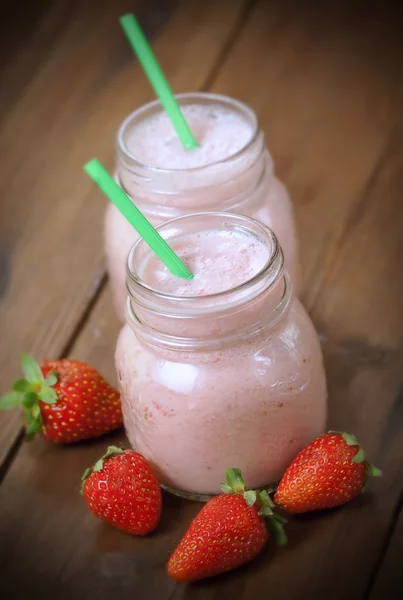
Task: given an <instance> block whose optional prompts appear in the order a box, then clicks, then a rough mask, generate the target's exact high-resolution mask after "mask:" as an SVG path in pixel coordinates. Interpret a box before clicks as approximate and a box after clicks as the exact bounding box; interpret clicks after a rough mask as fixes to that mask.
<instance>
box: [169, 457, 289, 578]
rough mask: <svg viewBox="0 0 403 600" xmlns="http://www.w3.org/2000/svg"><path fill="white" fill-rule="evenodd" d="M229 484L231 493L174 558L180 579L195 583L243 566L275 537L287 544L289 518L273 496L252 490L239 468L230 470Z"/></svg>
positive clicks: (199, 519) (209, 509) (205, 515)
mask: <svg viewBox="0 0 403 600" xmlns="http://www.w3.org/2000/svg"><path fill="white" fill-rule="evenodd" d="M226 480H227V482H226V483H223V484H222V485H221V488H222V490H223V491H224V492H225V493H224V494H221V495H219V496H216V497H215V498H213V499H212V500H210V501H209V502H208V503H207V504H206V505H205V506H204V507H203V508H202V510H201V511H200V512H199V513H198V515H197V516H196V517H195V518H194V520H193V521H192V523H191V524H190V527H189V529H188V530H187V532H186V533H185V535H184V537H183V538H182V540H181V541H180V542H179V545H178V547H177V548H176V550H175V551H174V553H173V554H172V556H171V558H170V559H169V562H168V565H167V570H168V574H169V575H170V576H171V577H173V578H174V579H176V580H178V581H193V580H196V579H203V578H205V577H212V576H214V575H218V574H219V573H224V572H225V571H230V570H231V569H235V568H237V567H240V566H241V565H243V564H245V563H247V562H249V561H250V560H252V558H254V557H255V556H256V555H257V554H259V552H260V551H261V550H262V548H263V546H264V545H265V544H266V542H267V540H268V537H269V534H271V535H273V537H274V538H275V539H276V541H277V544H278V545H280V546H282V545H285V544H286V543H287V538H286V536H285V533H284V530H283V525H284V523H285V519H283V518H282V517H281V516H280V515H277V514H275V513H274V512H273V506H274V505H273V502H272V501H271V499H270V497H269V495H268V493H267V492H266V491H263V492H260V494H257V493H256V492H255V491H254V490H248V491H246V490H245V484H244V482H243V479H242V475H241V472H240V470H239V469H228V470H227V472H226Z"/></svg>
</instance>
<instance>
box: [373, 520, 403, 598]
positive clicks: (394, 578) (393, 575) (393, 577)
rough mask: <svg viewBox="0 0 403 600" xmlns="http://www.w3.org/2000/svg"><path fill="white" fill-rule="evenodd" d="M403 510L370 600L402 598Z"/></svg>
mask: <svg viewBox="0 0 403 600" xmlns="http://www.w3.org/2000/svg"><path fill="white" fill-rule="evenodd" d="M402 556H403V511H402V510H401V511H400V517H399V520H398V521H397V524H396V528H395V530H394V532H393V535H392V539H391V541H390V544H389V547H388V549H387V552H386V554H385V556H384V558H383V561H382V563H381V565H380V570H379V573H377V578H376V584H375V587H374V588H373V590H372V593H371V595H370V600H384V599H385V598H400V597H401V594H402V590H403V572H402Z"/></svg>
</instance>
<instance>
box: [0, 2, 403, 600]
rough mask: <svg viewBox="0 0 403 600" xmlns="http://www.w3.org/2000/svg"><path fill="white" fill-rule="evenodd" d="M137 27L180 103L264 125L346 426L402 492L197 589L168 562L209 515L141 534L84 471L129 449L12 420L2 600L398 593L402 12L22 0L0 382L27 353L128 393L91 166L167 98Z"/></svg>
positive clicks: (167, 504) (14, 29) (8, 101)
mask: <svg viewBox="0 0 403 600" xmlns="http://www.w3.org/2000/svg"><path fill="white" fill-rule="evenodd" d="M321 4H322V6H321ZM386 4H387V3H386ZM395 4H396V5H397V4H398V3H395ZM128 10H134V11H136V12H137V14H138V15H139V17H140V20H141V22H142V24H143V26H144V28H145V30H146V32H147V35H148V36H149V37H150V38H152V40H153V45H154V48H155V51H156V53H157V55H158V57H159V58H160V60H161V63H162V66H163V68H164V70H165V71H166V73H167V75H168V78H169V80H170V81H171V83H172V86H173V88H174V90H175V91H177V92H181V91H192V90H214V91H217V92H221V93H224V94H229V95H231V96H234V97H236V98H239V99H241V100H243V101H245V102H247V103H248V104H250V105H251V106H252V107H253V108H254V109H255V110H256V111H257V113H258V115H259V117H260V119H261V122H262V125H263V127H264V130H265V132H266V134H267V140H268V144H269V147H270V149H271V151H272V153H273V156H274V159H275V163H276V169H277V172H278V174H279V176H280V178H282V179H283V180H284V181H285V183H286V184H287V186H288V188H289V190H290V192H291V195H292V198H293V201H294V205H295V211H296V217H297V223H298V227H299V234H300V240H301V252H302V261H303V268H304V276H305V282H306V285H305V292H304V296H303V300H304V303H305V306H306V307H307V309H308V310H309V312H310V314H311V316H312V319H313V320H314V322H315V324H316V326H317V328H318V330H319V331H320V333H321V336H322V340H323V350H324V354H325V360H326V367H327V373H328V380H329V392H330V399H329V403H330V425H331V427H332V428H337V429H339V428H342V429H345V430H347V431H352V432H354V433H356V435H357V436H358V438H359V439H360V440H361V443H362V444H363V446H364V447H365V448H366V449H367V452H368V454H369V456H370V457H371V459H372V461H373V462H374V463H375V464H376V465H378V466H379V467H381V468H382V469H383V471H384V476H383V478H382V479H380V480H376V481H375V480H374V481H373V482H372V483H371V491H370V492H368V493H367V494H365V495H363V496H362V497H360V499H358V500H357V501H354V502H352V503H351V504H349V505H347V506H346V507H344V508H342V509H340V510H335V511H330V512H328V513H326V514H321V515H312V516H307V517H301V518H298V519H294V520H292V522H291V523H290V525H289V538H290V544H289V546H288V548H287V549H286V550H284V551H281V552H280V551H276V550H275V549H274V548H273V546H272V545H271V544H270V545H269V546H268V548H267V550H266V551H265V552H264V553H263V554H262V555H261V556H260V557H259V558H258V559H257V560H255V561H254V562H253V563H251V564H250V565H248V566H246V567H245V568H243V569H240V570H238V571H237V572H234V573H231V574H228V575H226V576H222V577H219V578H216V579H215V580H211V581H208V582H203V583H199V584H197V585H191V586H186V585H182V584H176V583H175V582H174V581H171V580H170V579H169V578H168V577H167V575H166V573H165V568H164V566H165V563H166V560H167V558H168V556H169V554H170V551H171V550H172V549H173V548H174V547H175V544H176V542H177V541H178V540H179V538H180V536H181V534H182V533H183V532H184V530H185V529H186V527H187V525H188V523H189V521H190V519H191V518H192V516H193V515H194V514H195V513H196V512H197V511H198V510H199V505H198V504H195V503H186V502H181V501H178V500H177V499H174V498H172V497H169V496H165V497H164V514H163V519H162V523H161V525H160V527H159V529H158V531H157V532H156V533H155V534H154V535H151V536H149V537H147V538H145V539H136V538H134V537H130V536H128V535H124V534H122V533H120V532H118V531H117V530H114V529H113V528H111V527H108V526H106V525H103V524H102V523H101V522H99V521H98V520H97V519H95V518H94V517H93V516H92V515H91V514H90V513H89V511H88V510H87V509H86V507H85V505H84V502H83V500H82V498H81V497H80V495H79V493H78V492H79V480H80V475H81V473H82V471H83V469H84V468H85V467H86V466H88V465H90V464H91V463H92V462H93V461H94V459H95V458H96V457H98V456H99V455H100V453H101V452H102V450H103V449H104V448H105V447H106V445H107V444H108V443H110V442H112V441H119V440H121V439H122V438H123V434H118V435H115V436H109V437H108V438H107V439H105V438H104V439H101V440H99V441H97V442H93V443H83V444H78V445H76V446H71V447H67V448H59V447H55V446H53V445H52V444H50V443H47V442H46V441H44V440H41V439H37V440H35V441H34V442H31V443H27V442H25V441H24V440H23V436H22V430H21V416H20V414H18V413H17V412H9V413H4V414H2V415H1V416H0V419H1V421H0V422H1V428H0V460H1V476H2V484H1V487H0V502H1V505H0V506H1V509H0V554H1V557H0V565H1V566H0V569H1V571H0V573H1V575H0V596H1V598H4V600H13V599H14V598H15V599H16V598H19V599H20V598H22V599H25V598H36V597H42V598H48V597H49V598H51V597H52V598H57V599H59V598H62V599H63V598H66V599H67V598H69V599H74V600H78V599H81V598H85V599H87V598H88V599H90V598H91V599H92V598H97V599H98V600H103V599H105V600H106V599H108V600H109V599H111V600H113V599H115V598H119V600H124V599H126V598H127V599H130V600H132V599H136V600H137V599H138V600H148V599H154V598H158V599H159V600H168V599H170V600H185V599H188V598H189V599H190V598H191V599H195V600H218V599H219V598H220V599H221V598H225V597H228V598H229V597H231V598H232V599H234V600H235V599H239V600H241V599H242V600H246V599H247V598H248V599H249V598H252V597H253V598H273V600H280V599H285V600H289V599H301V598H303V599H307V600H308V599H309V600H311V599H313V600H316V599H326V600H331V599H335V600H336V599H337V600H340V598H344V599H350V598H352V599H361V598H362V599H364V598H365V599H369V600H378V599H379V600H384V599H387V600H392V599H394V598H398V597H399V598H401V597H402V595H403V591H402V589H403V579H402V571H403V569H402V565H401V556H402V552H403V512H402V510H401V509H402V491H403V395H402V383H403V368H402V367H403V361H402V343H403V283H402V267H401V264H402V256H403V197H402V195H403V108H402V107H403V102H402V100H403V85H402V81H403V79H402V74H403V35H402V34H403V27H402V21H401V19H400V18H399V14H398V12H397V10H396V9H394V8H393V6H392V5H390V6H387V5H385V3H381V2H378V3H375V2H368V1H366V2H357V1H352V0H350V1H348V0H345V1H341V2H340V1H339V2H337V3H336V2H335V3H330V2H328V3H326V2H325V3H319V2H309V1H307V2H301V1H300V0H272V1H260V2H253V1H249V0H228V1H219V0H203V2H197V1H191V0H182V1H179V2H169V1H168V2H164V1H163V0H161V1H158V0H149V1H148V2H147V1H146V0H145V1H144V2H141V1H140V0H132V1H131V2H128V1H126V0H115V1H114V2H99V1H98V2H80V1H79V0H57V1H56V2H51V1H50V0H40V1H38V2H32V3H30V2H28V1H27V0H26V1H25V3H24V2H19V3H16V6H15V7H13V6H11V3H10V7H9V9H8V12H6V13H5V15H3V17H4V18H3V19H2V26H1V27H2V35H1V37H0V44H1V49H2V52H1V57H2V58H1V61H2V74H1V80H0V85H1V96H0V105H1V111H0V119H1V133H0V136H1V160H2V169H1V172H2V178H1V194H0V198H1V209H2V213H1V238H0V244H1V280H0V281H1V304H0V320H1V344H0V346H1V349H0V372H1V387H2V389H3V390H4V391H6V390H7V388H8V386H9V385H10V383H11V381H12V380H13V379H14V378H15V377H16V376H17V375H18V374H19V354H20V353H21V351H23V350H24V351H27V352H32V353H34V354H35V356H36V357H37V358H38V359H41V358H43V357H63V356H74V357H76V358H78V359H83V360H87V361H90V362H91V363H93V364H94V365H95V366H97V367H98V368H99V369H100V370H101V372H103V373H104V374H105V376H107V377H109V378H110V380H111V381H114V368H113V353H114V344H115V339H116V335H117V332H118V329H119V324H118V322H117V320H116V318H115V316H114V314H113V311H112V307H111V300H110V294H109V289H108V282H107V278H106V275H105V267H104V260H103V253H102V218H103V210H104V203H103V198H102V197H101V194H100V193H99V191H98V190H97V189H96V188H95V186H94V185H93V184H92V183H91V181H90V180H89V179H88V178H87V177H86V176H85V175H84V174H83V172H82V165H83V163H84V162H85V161H86V160H88V159H89V158H91V157H92V156H94V155H96V156H97V157H98V158H99V159H100V160H102V161H103V162H104V163H105V164H106V165H107V166H108V167H109V168H112V166H113V162H114V134H115V132H116V129H117V127H118V125H119V123H120V122H121V121H122V119H123V118H124V117H125V116H126V115H127V114H128V113H129V112H131V111H132V110H133V109H134V108H135V107H138V106H139V105H141V104H143V103H144V102H147V101H149V100H151V99H152V98H153V93H152V91H151V89H150V87H149V84H148V82H147V81H146V79H145V77H144V75H143V74H142V71H141V69H140V67H139V65H138V64H137V63H136V61H135V60H134V58H133V56H132V54H131V51H130V50H129V47H128V45H127V43H126V41H125V39H124V36H123V35H122V32H121V30H120V28H119V26H118V22H117V17H118V16H119V15H120V14H122V13H124V12H127V11H128ZM399 587H400V594H399Z"/></svg>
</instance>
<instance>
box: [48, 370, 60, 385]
mask: <svg viewBox="0 0 403 600" xmlns="http://www.w3.org/2000/svg"><path fill="white" fill-rule="evenodd" d="M58 381H59V376H58V374H57V373H56V371H50V373H49V375H48V376H47V377H46V379H45V383H46V385H48V386H49V387H50V386H52V385H55V384H56V383H57V382H58Z"/></svg>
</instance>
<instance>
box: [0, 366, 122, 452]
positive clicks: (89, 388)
mask: <svg viewBox="0 0 403 600" xmlns="http://www.w3.org/2000/svg"><path fill="white" fill-rule="evenodd" d="M22 367H23V371H24V374H25V378H24V379H19V380H18V381H16V382H15V383H14V385H13V388H12V389H13V391H12V392H11V393H10V394H7V395H5V396H1V397H0V409H3V410H6V409H12V408H15V407H17V406H22V407H23V410H24V415H25V421H26V433H27V436H28V437H29V438H33V437H34V436H35V435H36V434H37V433H39V432H42V434H43V435H44V436H45V437H46V438H47V439H48V440H51V441H52V442H56V443H58V444H68V443H70V442H78V441H79V440H83V439H90V438H95V437H99V436H100V435H102V434H104V433H107V432H108V431H111V430H113V429H117V428H118V427H121V426H122V410H121V404H120V396H119V394H118V392H117V391H116V390H115V389H114V388H113V387H112V386H110V385H109V383H108V382H107V381H105V379H104V378H103V377H102V376H101V375H100V374H99V373H98V371H96V370H95V369H94V368H93V367H90V366H89V365H87V364H85V363H82V362H79V361H76V360H68V359H62V360H54V361H45V362H43V363H42V364H41V366H39V365H38V363H37V362H36V361H35V360H34V359H33V358H32V357H31V356H28V355H27V354H23V356H22Z"/></svg>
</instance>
